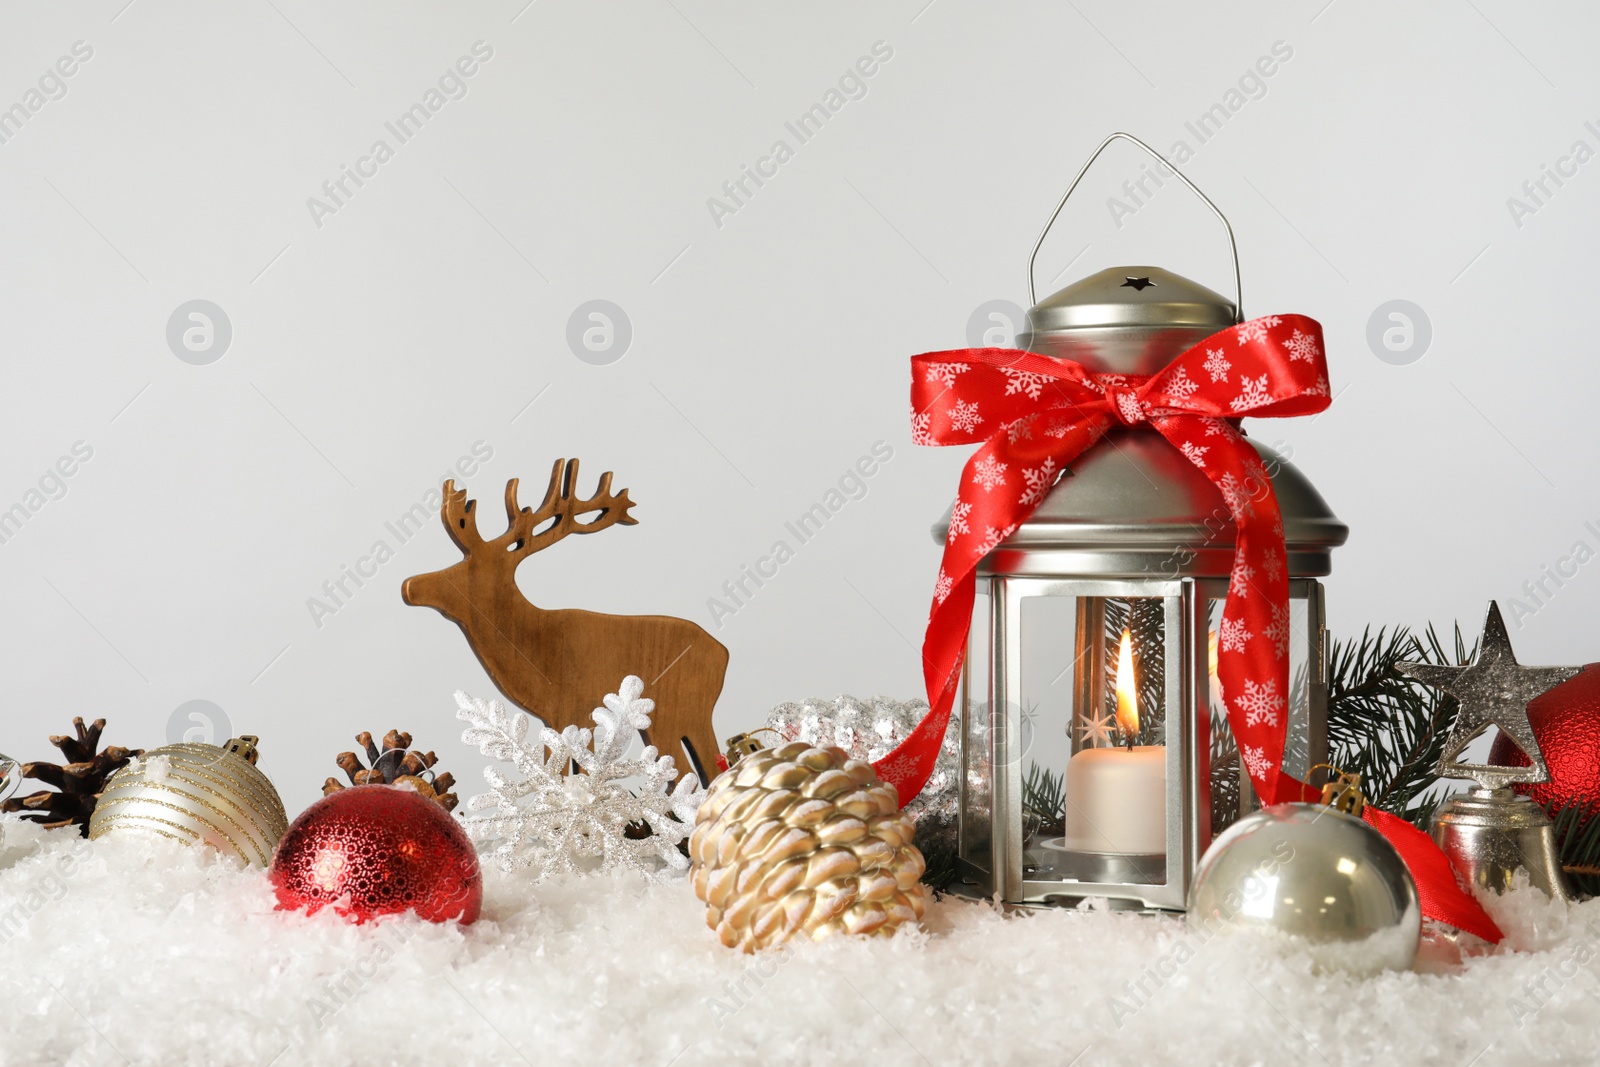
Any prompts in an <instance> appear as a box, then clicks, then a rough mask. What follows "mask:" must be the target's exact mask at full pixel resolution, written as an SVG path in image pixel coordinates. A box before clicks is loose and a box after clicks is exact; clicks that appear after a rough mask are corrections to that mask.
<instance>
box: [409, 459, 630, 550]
mask: <svg viewBox="0 0 1600 1067" xmlns="http://www.w3.org/2000/svg"><path fill="white" fill-rule="evenodd" d="M577 481H578V461H577V460H575V459H572V460H564V459H558V460H556V461H555V464H554V466H552V467H551V468H550V485H549V488H547V489H546V490H545V494H544V500H543V501H542V502H541V503H540V504H539V507H538V508H537V509H534V508H526V507H522V506H520V505H519V504H518V503H517V487H518V484H519V479H517V478H512V479H511V480H510V481H508V482H507V483H506V532H505V533H503V534H501V535H500V536H499V537H496V538H494V539H493V540H488V541H486V540H484V538H483V536H482V535H481V534H480V533H479V532H478V520H477V515H476V505H477V501H476V500H468V499H467V491H466V490H465V489H457V488H456V487H455V482H454V481H447V482H445V483H444V495H445V499H444V506H443V507H442V508H441V509H440V516H441V517H442V518H443V520H444V525H445V529H446V530H448V531H450V537H451V539H452V540H454V541H455V543H456V546H457V547H458V548H460V549H461V551H462V552H463V553H464V554H466V555H468V556H470V555H473V554H474V553H476V552H480V551H494V550H499V551H500V552H503V553H504V555H505V556H506V557H508V558H509V559H512V560H520V559H522V558H523V557H525V556H530V555H532V554H533V553H535V552H538V551H539V550H540V549H544V548H549V547H550V546H551V545H553V544H555V543H556V542H557V541H559V540H561V539H562V538H563V537H566V536H567V535H568V534H575V533H577V534H587V533H595V532H596V531H599V530H604V529H605V528H606V527H608V526H615V525H617V524H619V523H620V524H622V525H624V526H632V525H635V524H636V523H637V522H638V521H639V520H638V519H636V518H634V517H633V516H632V515H630V514H628V509H629V508H631V507H633V501H631V500H629V499H628V491H627V490H626V489H624V490H622V491H621V492H620V493H616V494H613V493H612V492H611V472H610V471H606V472H605V473H604V474H602V475H601V476H600V482H599V484H598V485H597V486H596V487H595V492H594V495H593V496H591V497H588V498H587V499H584V498H581V497H575V496H573V492H572V490H573V486H574V485H576V484H577ZM590 512H599V514H598V515H596V516H595V517H594V518H593V519H590V520H589V521H588V522H579V521H578V516H580V515H587V514H589V513H590ZM546 523H549V525H548V526H546V525H545V524H546ZM541 526H544V529H542V530H541V529H539V527H541ZM535 531H538V532H535Z"/></svg>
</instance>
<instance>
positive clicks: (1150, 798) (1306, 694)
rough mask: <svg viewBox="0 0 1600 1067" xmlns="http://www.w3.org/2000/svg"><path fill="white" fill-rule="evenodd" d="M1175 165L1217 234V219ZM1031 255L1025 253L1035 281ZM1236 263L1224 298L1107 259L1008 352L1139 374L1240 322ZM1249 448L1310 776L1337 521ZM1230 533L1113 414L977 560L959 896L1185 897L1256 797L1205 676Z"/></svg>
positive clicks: (1272, 456)
mask: <svg viewBox="0 0 1600 1067" xmlns="http://www.w3.org/2000/svg"><path fill="white" fill-rule="evenodd" d="M1118 136H1119V137H1122V138H1125V139H1127V140H1134V139H1133V138H1131V137H1127V135H1118ZM1114 139H1116V138H1112V139H1108V140H1107V142H1106V144H1103V145H1101V148H1100V151H1104V149H1105V147H1106V145H1109V144H1110V143H1111V140H1114ZM1134 143H1136V144H1138V145H1139V147H1141V148H1144V149H1145V151H1147V152H1150V153H1151V155H1156V158H1158V159H1159V158H1160V157H1159V156H1158V155H1157V154H1156V153H1155V152H1154V151H1153V150H1151V149H1150V148H1149V147H1148V146H1146V145H1144V144H1143V143H1142V142H1138V141H1134ZM1099 154H1100V152H1099V151H1097V152H1096V153H1095V155H1094V156H1093V157H1091V158H1090V160H1089V162H1088V163H1086V164H1085V165H1084V170H1085V171H1086V170H1087V169H1088V167H1089V166H1090V165H1092V164H1093V162H1094V160H1095V158H1097V157H1098V156H1099ZM1163 162H1165V161H1163ZM1172 172H1173V173H1174V174H1178V177H1180V178H1182V177H1183V176H1182V175H1181V174H1179V173H1178V172H1177V170H1176V168H1172ZM1082 177H1083V172H1081V171H1080V172H1079V175H1078V179H1075V180H1074V182H1073V184H1072V187H1071V188H1069V189H1068V190H1067V193H1066V196H1064V197H1063V198H1062V201H1061V205H1064V204H1065V203H1066V199H1067V197H1070V196H1071V195H1072V190H1073V189H1074V188H1076V187H1077V184H1078V181H1079V180H1081V179H1082ZM1183 180H1184V183H1185V184H1186V185H1188V186H1189V188H1190V189H1192V190H1193V191H1194V192H1195V194H1196V195H1197V196H1200V198H1201V199H1202V200H1204V201H1205V203H1206V204H1207V205H1208V206H1209V207H1211V210H1212V211H1213V212H1215V213H1216V214H1217V217H1218V218H1219V219H1221V220H1222V222H1223V225H1224V227H1225V228H1227V230H1228V239H1229V242H1230V245H1231V244H1232V242H1233V233H1232V229H1231V227H1228V225H1227V220H1226V219H1225V218H1223V216H1222V214H1221V212H1219V211H1217V209H1216V207H1215V205H1213V204H1211V201H1210V200H1209V199H1206V197H1205V196H1204V194H1202V193H1200V191H1199V189H1197V188H1195V187H1194V185H1193V184H1192V183H1190V182H1189V181H1188V179H1187V178H1184V179H1183ZM1061 205H1058V206H1057V208H1056V214H1059V213H1060V211H1061ZM1054 221H1055V215H1052V217H1051V220H1050V223H1051V224H1053V223H1054ZM1049 229H1050V225H1046V227H1045V233H1048V232H1049ZM1044 236H1045V235H1044V234H1041V235H1040V238H1039V242H1040V244H1042V243H1043V241H1044ZM1038 251H1039V248H1038V246H1037V245H1036V246H1035V248H1034V256H1035V257H1037V255H1038ZM1032 270H1033V263H1032V260H1031V259H1030V262H1029V288H1030V294H1031V290H1032V286H1033V278H1032ZM1238 278H1239V275H1238V254H1237V250H1235V252H1234V282H1235V285H1234V288H1235V297H1234V299H1233V300H1232V301H1230V300H1228V299H1226V298H1224V297H1222V296H1220V295H1218V294H1217V293H1214V292H1212V291H1211V290H1210V289H1207V288H1205V287H1204V286H1201V285H1198V284H1196V283H1195V282H1192V281H1190V280H1188V279H1187V278H1183V277H1180V276H1178V275H1176V274H1173V273H1171V272H1169V271H1166V270H1162V269H1161V268H1159V267H1150V266H1139V267H1122V268H1117V269H1113V270H1105V271H1101V272H1100V273H1098V274H1095V275H1092V276H1090V277H1088V278H1084V279H1082V280H1081V281H1078V282H1075V283H1073V284H1071V285H1069V286H1067V287H1066V288H1065V289H1062V290H1061V291H1060V292H1057V293H1055V294H1053V295H1051V296H1049V297H1046V298H1045V299H1044V300H1038V301H1036V302H1035V304H1034V306H1033V307H1032V309H1031V310H1030V311H1029V312H1028V316H1027V325H1026V330H1025V331H1024V332H1023V333H1022V334H1021V335H1020V336H1019V338H1018V344H1017V347H1019V348H1025V349H1028V350H1031V351H1033V352H1037V353H1041V354H1045V355H1050V356H1055V357H1060V358H1065V359H1071V360H1074V361H1076V362H1078V363H1080V364H1083V365H1084V366H1085V367H1087V368H1088V369H1090V370H1091V371H1094V372H1099V373H1127V374H1137V375H1149V374H1153V373H1155V372H1156V371H1157V370H1159V369H1160V368H1162V367H1163V366H1165V365H1166V364H1167V363H1168V362H1170V361H1171V360H1172V359H1173V358H1175V357H1176V356H1178V355H1179V354H1181V353H1182V352H1184V351H1185V350H1186V349H1188V348H1190V347H1191V346H1193V345H1194V344H1195V343H1197V342H1199V341H1200V340H1202V339H1204V338H1206V337H1208V336H1210V335H1211V334H1214V333H1216V332H1217V331H1219V330H1222V329H1225V328H1227V327H1230V326H1232V325H1234V324H1235V323H1237V322H1239V321H1240V320H1241V313H1240V300H1239V284H1238ZM1252 443H1253V444H1254V447H1255V449H1256V450H1257V451H1258V452H1259V453H1260V455H1261V458H1262V460H1263V461H1264V463H1265V465H1266V467H1267V470H1268V472H1269V474H1270V475H1271V477H1272V484H1273V488H1274V489H1275V490H1276V493H1277V498H1278V504H1279V506H1280V508H1281V510H1282V514H1283V533H1284V539H1285V541H1286V542H1287V550H1288V551H1287V567H1288V574H1289V587H1290V598H1291V599H1290V626H1291V631H1290V642H1289V644H1290V667H1291V676H1290V678H1291V680H1290V692H1289V694H1288V701H1287V710H1288V713H1289V730H1288V742H1287V746H1286V751H1285V758H1284V764H1283V769H1284V770H1285V771H1286V772H1288V773H1290V774H1294V775H1296V776H1297V777H1300V778H1304V777H1305V776H1306V774H1307V771H1308V769H1309V768H1311V767H1312V766H1314V765H1316V764H1318V763H1321V762H1323V760H1324V759H1325V758H1326V754H1325V748H1326V695H1327V694H1326V653H1325V648H1324V626H1323V619H1324V610H1323V589H1322V585H1321V583H1320V582H1318V580H1317V579H1318V578H1319V577H1321V576H1323V575H1326V574H1327V573H1328V572H1329V566H1330V554H1331V550H1332V549H1333V548H1334V547H1335V546H1337V545H1340V544H1343V543H1344V541H1345V538H1346V536H1347V534H1348V530H1347V528H1346V526H1345V525H1344V523H1342V522H1340V521H1339V519H1338V518H1337V517H1335V516H1334V514H1333V512H1332V511H1331V510H1330V509H1329V507H1328V505H1327V504H1326V503H1325V502H1324V501H1323V499H1322V497H1321V496H1320V495H1319V494H1318V493H1317V491H1316V489H1315V488H1313V487H1312V485H1311V483H1310V482H1309V481H1307V479H1306V478H1305V476H1304V475H1302V474H1301V473H1300V472H1299V471H1298V470H1297V469H1296V468H1295V467H1294V465H1293V464H1292V463H1291V462H1290V461H1289V457H1288V451H1291V450H1286V451H1284V452H1282V453H1280V452H1278V451H1275V450H1274V449H1272V448H1270V447H1267V446H1266V445H1264V444H1261V443H1259V442H1252ZM948 525H949V517H948V515H947V516H946V519H945V521H944V522H942V523H941V524H939V525H938V526H936V527H935V529H934V534H935V536H936V537H937V538H938V539H939V540H940V541H941V542H942V541H943V540H944V539H945V535H946V532H947V530H948ZM1234 535H1235V529H1234V524H1233V521H1232V519H1231V517H1230V513H1229V510H1228V507H1227V506H1226V504H1225V503H1224V500H1223V498H1222V496H1221V494H1220V493H1219V492H1218V490H1217V489H1216V488H1215V487H1214V486H1213V485H1212V483H1211V482H1210V481H1209V480H1207V478H1206V477H1205V475H1204V474H1203V473H1201V472H1200V471H1199V470H1197V469H1196V468H1195V467H1194V465H1193V464H1191V463H1190V462H1188V461H1187V460H1186V459H1185V458H1184V457H1183V456H1182V455H1181V454H1180V453H1179V452H1178V451H1177V449H1176V448H1174V446H1173V445H1171V444H1170V443H1168V441H1167V440H1166V439H1164V438H1163V437H1162V436H1161V435H1160V434H1159V433H1157V432H1155V431H1154V430H1152V429H1150V428H1149V427H1148V426H1130V427H1119V428H1117V429H1114V430H1112V431H1110V432H1109V433H1108V434H1107V436H1106V437H1104V438H1103V439H1102V440H1101V441H1099V442H1098V443H1097V444H1095V445H1093V446H1092V447H1091V448H1090V449H1089V450H1088V451H1086V452H1085V453H1084V454H1083V455H1082V456H1080V457H1079V458H1078V459H1077V460H1076V461H1074V462H1073V463H1072V464H1071V470H1070V476H1069V477H1064V478H1062V479H1061V480H1060V481H1059V482H1058V483H1057V484H1056V485H1055V487H1054V488H1053V489H1052V490H1051V491H1050V492H1049V494H1048V495H1047V496H1046V497H1045V499H1044V501H1043V502H1042V503H1041V504H1040V506H1039V507H1038V509H1037V510H1036V511H1035V512H1034V513H1033V515H1032V516H1031V517H1030V518H1029V519H1028V521H1026V522H1024V523H1023V524H1021V525H1020V526H1019V527H1018V528H1017V529H1016V530H1015V532H1013V533H1012V534H1011V535H1010V536H1009V537H1007V538H1006V539H1005V540H1003V541H1002V542H1000V543H999V544H998V546H997V547H996V548H994V549H993V550H992V551H991V552H989V553H988V555H987V556H986V557H985V558H984V559H983V561H982V562H981V564H980V565H979V568H978V571H977V602H976V604H975V606H974V610H973V616H972V625H971V631H970V635H969V643H968V649H967V660H966V667H965V671H964V674H963V677H962V688H961V693H960V695H959V697H958V705H957V706H958V707H960V708H961V709H962V713H963V714H962V731H963V737H962V752H963V774H962V787H961V801H960V832H959V857H960V868H961V880H962V882H964V883H965V885H966V887H967V888H968V889H970V890H971V891H973V892H975V893H979V894H981V895H983V896H985V897H995V896H998V898H999V899H1000V900H1002V901H1005V902H1006V903H1009V904H1050V903H1073V902H1075V901H1077V900H1080V899H1082V898H1085V897H1106V898H1110V899H1112V900H1113V901H1118V902H1123V903H1124V905H1125V906H1127V907H1133V908H1160V909H1174V910H1181V909H1182V908H1183V906H1184V901H1185V898H1186V895H1187V893H1188V890H1189V883H1190V880H1191V877H1192V875H1193V872H1194V869H1195V865H1196V864H1197V862H1198V861H1199V858H1200V856H1201V854H1202V853H1203V852H1204V851H1205V849H1206V847H1207V846H1208V845H1209V844H1210V843H1211V840H1212V838H1213V836H1215V835H1216V834H1218V833H1220V832H1221V831H1222V830H1223V829H1225V828H1226V827H1227V826H1228V825H1229V824H1230V823H1231V822H1232V821H1233V820H1234V819H1236V818H1237V817H1238V816H1239V815H1240V814H1241V813H1242V812H1247V811H1249V810H1250V809H1251V808H1252V807H1253V806H1254V796H1253V793H1252V790H1251V786H1250V782H1249V779H1248V777H1247V775H1246V774H1245V773H1244V771H1243V769H1242V767H1241V766H1240V761H1239V758H1238V752H1237V750H1236V748H1235V746H1234V744H1233V740H1232V737H1231V733H1230V731H1229V728H1228V723H1227V718H1226V712H1225V710H1224V708H1223V707H1222V704H1221V698H1220V695H1219V693H1218V691H1217V687H1216V685H1215V682H1214V675H1213V673H1212V659H1213V656H1214V651H1213V650H1214V645H1213V641H1214V640H1215V637H1214V631H1215V630H1216V629H1217V626H1218V620H1219V618H1220V616H1221V612H1222V604H1223V600H1224V598H1225V597H1226V595H1227V590H1228V584H1229V577H1230V573H1231V571H1232V567H1233V561H1234ZM1058 790H1059V798H1058V796H1057V791H1058Z"/></svg>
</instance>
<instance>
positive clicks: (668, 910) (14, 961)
mask: <svg viewBox="0 0 1600 1067" xmlns="http://www.w3.org/2000/svg"><path fill="white" fill-rule="evenodd" d="M3 825H4V829H5V832H6V843H5V846H4V848H3V849H0V945H3V946H4V948H5V962H6V966H5V968H4V971H3V972H0V1063H3V1064H7V1065H10V1064H35V1063H72V1064H115V1063H122V1062H128V1063H133V1064H159V1065H163V1067H172V1065H178V1064H230V1065H232V1064H239V1065H243V1064H263V1065H265V1064H274V1063H275V1064H279V1065H284V1067H287V1065H289V1064H347V1063H348V1064H426V1065H429V1067H448V1065H471V1064H497V1065H506V1064H518V1063H524V1062H526V1063H530V1064H553V1063H596V1064H643V1065H661V1067H666V1065H668V1064H672V1063H678V1064H691V1063H694V1064H731V1063H750V1064H763V1065H767V1064H771V1065H777V1064H817V1063H826V1064H843V1063H861V1064H873V1065H893V1064H917V1065H925V1064H972V1063H1004V1064H1019V1065H1027V1064H1056V1065H1066V1064H1077V1065H1081V1067H1092V1065H1111V1064H1156V1063H1174V1064H1176V1063H1182V1064H1185V1065H1192V1064H1213V1063H1216V1064H1287V1063H1300V1064H1305V1063H1316V1064H1322V1063H1328V1064H1332V1065H1342V1064H1357V1063H1383V1064H1435V1063H1436V1064H1448V1065H1450V1067H1462V1065H1465V1064H1469V1063H1480V1064H1488V1063H1516V1064H1519V1065H1521V1064H1556V1063H1593V1062H1596V1060H1597V1058H1600V1010H1597V1007H1600V1005H1597V1001H1596V996H1597V991H1600V973H1597V972H1600V938H1597V931H1600V901H1592V902H1588V903H1584V904H1579V905H1576V906H1573V907H1571V908H1567V907H1565V906H1563V905H1560V904H1554V903H1551V902H1548V901H1546V900H1545V899H1544V897H1542V896H1541V895H1540V894H1538V893H1537V891H1533V890H1523V891H1520V892H1516V893H1512V894H1510V895H1509V896H1507V897H1506V898H1504V899H1502V900H1496V901H1494V902H1492V906H1493V909H1494V911H1495V915H1496V918H1497V920H1498V921H1499V922H1500V923H1501V925H1502V927H1504V928H1505V929H1506V930H1507V932H1508V938H1507V944H1506V946H1504V947H1502V948H1500V949H1497V950H1493V951H1487V952H1485V954H1483V955H1477V956H1473V955H1470V954H1468V955H1467V956H1466V957H1465V958H1464V959H1461V960H1456V959H1453V958H1451V953H1450V951H1448V950H1449V948H1450V946H1449V945H1448V944H1442V943H1441V944H1434V945H1432V946H1431V947H1430V951H1429V954H1428V958H1427V959H1426V961H1425V962H1424V964H1423V965H1422V969H1421V970H1422V973H1403V974H1402V973H1389V974H1383V975H1380V976H1378V977H1376V978H1371V979H1356V978H1352V977H1349V976H1347V975H1343V974H1337V973H1333V974H1323V973H1317V971H1316V969H1315V968H1314V966H1313V964H1312V961H1311V959H1310V957H1309V956H1308V955H1306V953H1305V952H1304V951H1301V950H1297V949H1294V948H1292V947H1285V946H1283V945H1281V944H1277V945H1275V944H1272V943H1270V942H1265V941H1259V940H1256V939H1251V938H1228V937H1216V938H1212V939H1210V940H1208V941H1204V940H1202V939H1201V937H1200V935H1198V934H1195V933H1191V932H1190V931H1189V929H1188V927H1187V926H1185V925H1184V923H1183V922H1182V921H1181V920H1177V919H1170V918H1151V917H1148V916H1139V915H1130V914H1126V913H1118V912H1114V911H1111V910H1110V909H1108V908H1104V907H1090V908H1083V909H1079V910H1074V911H1064V910H1063V911H1052V912H1044V913H1031V914H1021V915H1011V916H1003V915H1001V914H1000V913H999V912H997V911H996V910H994V909H993V908H992V907H989V906H987V905H984V904H975V903H972V902H970V901H965V900H961V899H959V898H954V897H948V896H947V897H945V898H944V899H943V900H941V901H939V902H937V903H934V904H933V905H932V906H931V907H930V909H929V912H928V921H927V925H926V928H925V929H924V930H921V931H902V932H901V933H900V934H899V935H897V936H895V937H894V938H890V939H881V940H839V941H834V942H831V943H826V944H821V945H811V944H805V945H797V946H794V947H792V948H789V949H786V950H784V951H782V952H779V953H772V954H768V955H765V956H745V955H742V954H740V953H738V952H735V951H733V950H730V949H725V948H723V947H722V946H720V945H719V944H718V943H717V941H716V938H715V937H714V936H713V935H712V932H711V931H710V930H708V929H707V928H706V926H705V917H704V908H703V907H702V906H701V905H700V903H699V902H698V901H696V900H695V899H694V896H693V894H692V893H691V892H690V889H689V885H688V882H687V880H683V879H680V880H676V881H672V882H667V883H664V884H656V883H652V882H649V881H647V880H646V878H645V877H643V876H642V875H637V874H626V873H625V874H616V875H594V874H591V875H581V874H580V875H562V876H559V877H553V878H548V879H546V880H545V881H542V882H534V881H532V880H530V879H528V878H526V877H523V876H521V875H519V874H515V873H513V874H506V873H502V872H500V871H499V870H497V869H493V868H488V869H486V870H485V878H486V894H485V899H484V907H483V918H482V919H481V920H480V921H479V922H478V923H477V924H475V925H473V926H468V927H461V926H457V925H454V924H448V925H443V926H436V925H432V924H429V923H424V922H421V921H418V920H416V919H414V918H410V917H404V918H391V919H387V920H384V921H380V922H376V923H371V924H368V925H365V926H359V927H358V926H352V925H348V924H347V923H345V922H343V921H342V920H340V919H338V918H337V917H336V916H334V915H333V914H332V913H331V912H326V911H325V912H323V913H322V914H319V915H317V916H315V917H306V916H304V915H299V914H293V913H285V912H279V911H276V910H274V905H275V900H274V898H273V895H272V891H271V888H270V887H269V886H268V884H267V879H266V874H265V873H264V872H263V871H260V870H242V869H239V868H237V867H235V866H234V865H233V864H232V863H231V862H229V861H227V860H225V859H222V858H221V857H219V856H217V855H215V854H214V853H211V852H210V851H208V850H206V849H202V848H199V847H195V848H187V847H184V846H183V845H180V844H177V843H175V842H169V841H164V840H154V839H144V838H136V837H128V838H120V839H108V840H103V841H98V842H88V841H85V840H83V839H81V838H79V837H78V836H76V835H75V834H73V833H71V832H69V831H44V830H41V829H39V828H38V827H36V826H34V825H33V824H31V823H24V822H20V821H18V820H16V819H14V818H12V819H6V820H4V823H3ZM1491 1045H1492V1048H1491V1047H1490V1046H1491ZM1085 1050H1087V1051H1085ZM1485 1050H1487V1052H1486V1051H1485Z"/></svg>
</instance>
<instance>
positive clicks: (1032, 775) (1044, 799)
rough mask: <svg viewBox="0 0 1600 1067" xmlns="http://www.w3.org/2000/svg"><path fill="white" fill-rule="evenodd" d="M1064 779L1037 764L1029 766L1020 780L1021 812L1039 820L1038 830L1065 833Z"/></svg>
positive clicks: (1065, 804) (1065, 802) (1065, 801)
mask: <svg viewBox="0 0 1600 1067" xmlns="http://www.w3.org/2000/svg"><path fill="white" fill-rule="evenodd" d="M1065 788H1066V778H1065V776H1064V775H1060V774H1054V773H1052V772H1051V770H1050V768H1048V767H1045V766H1043V765H1041V764H1038V763H1033V764H1029V766H1028V773H1027V774H1026V775H1025V776H1024V777H1023V779H1022V810H1023V811H1024V812H1027V813H1029V814H1032V815H1035V816H1037V817H1038V819H1039V829H1040V830H1047V831H1050V832H1051V833H1057V834H1060V833H1065V832H1066V816H1067V798H1066V792H1065Z"/></svg>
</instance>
